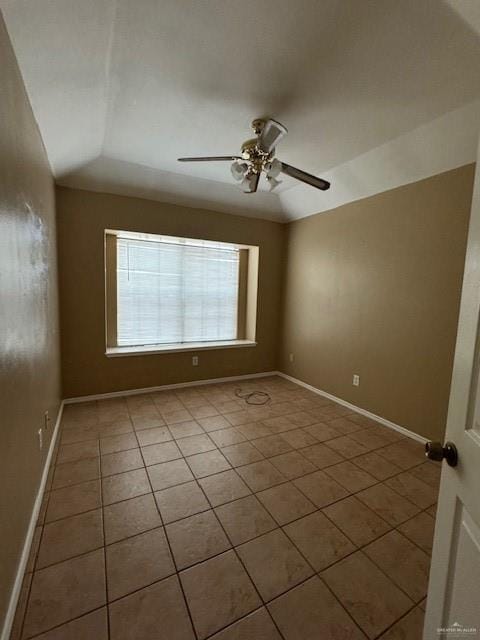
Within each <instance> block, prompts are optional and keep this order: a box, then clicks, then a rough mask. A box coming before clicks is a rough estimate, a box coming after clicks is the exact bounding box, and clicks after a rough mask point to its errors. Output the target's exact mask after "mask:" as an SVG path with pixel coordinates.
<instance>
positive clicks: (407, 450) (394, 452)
mask: <svg viewBox="0 0 480 640" xmlns="http://www.w3.org/2000/svg"><path fill="white" fill-rule="evenodd" d="M377 453H378V454H379V455H381V456H382V458H385V459H386V460H389V461H390V462H393V463H394V464H395V465H396V466H397V467H400V469H403V470H406V469H410V468H411V467H415V466H417V465H419V464H421V463H422V462H425V453H424V451H423V447H422V445H421V444H420V443H418V446H413V447H412V445H409V444H407V443H406V442H405V441H401V442H395V443H393V444H390V445H388V446H387V447H383V449H378V451H377Z"/></svg>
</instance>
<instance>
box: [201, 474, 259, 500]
mask: <svg viewBox="0 0 480 640" xmlns="http://www.w3.org/2000/svg"><path fill="white" fill-rule="evenodd" d="M199 483H200V485H201V487H202V489H203V490H204V492H205V494H206V495H207V498H208V499H209V501H210V503H211V505H212V507H218V506H219V505H220V504H224V503H226V502H231V501H232V500H236V499H237V498H243V497H244V496H248V495H249V494H250V493H251V491H250V489H249V488H248V487H247V485H246V484H245V483H244V482H243V480H242V479H241V478H240V476H239V475H238V474H237V473H236V472H235V471H233V470H230V471H223V472H222V473H217V474H215V475H213V476H208V477H207V478H203V479H201V480H199Z"/></svg>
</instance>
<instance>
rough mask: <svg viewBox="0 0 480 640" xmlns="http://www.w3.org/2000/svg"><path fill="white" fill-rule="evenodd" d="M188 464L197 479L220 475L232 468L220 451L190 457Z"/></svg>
mask: <svg viewBox="0 0 480 640" xmlns="http://www.w3.org/2000/svg"><path fill="white" fill-rule="evenodd" d="M187 462H188V466H189V467H190V469H191V470H192V473H193V475H194V476H195V477H196V478H204V477H205V476H209V475H212V474H213V473H219V472H220V471H226V470H227V469H230V468H231V467H230V463H229V462H228V461H227V459H226V458H225V456H224V455H223V454H222V453H221V452H220V451H218V450H216V451H208V452H207V453H197V454H196V455H194V456H190V457H188V458H187Z"/></svg>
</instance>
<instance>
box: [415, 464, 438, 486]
mask: <svg viewBox="0 0 480 640" xmlns="http://www.w3.org/2000/svg"><path fill="white" fill-rule="evenodd" d="M441 472H442V467H441V463H439V462H430V461H428V462H424V463H423V464H420V465H418V467H413V468H412V469H410V473H411V474H412V475H413V476H415V477H416V478H418V479H419V480H421V481H422V482H426V483H427V484H428V485H430V486H431V487H433V488H434V489H437V491H438V486H439V483H440V475H441Z"/></svg>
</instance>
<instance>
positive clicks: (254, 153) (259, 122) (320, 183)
mask: <svg viewBox="0 0 480 640" xmlns="http://www.w3.org/2000/svg"><path fill="white" fill-rule="evenodd" d="M252 129H253V131H254V133H255V135H256V138H251V139H250V140H246V141H245V142H244V143H243V144H242V150H241V155H239V156H204V157H198V158H178V160H179V162H218V161H227V162H230V161H233V163H232V166H231V168H230V170H231V172H232V176H233V177H234V179H235V180H236V181H237V182H240V183H241V184H240V186H241V188H242V190H243V191H244V192H245V193H255V191H256V190H257V188H258V182H259V180H260V176H261V174H262V171H263V172H264V173H265V175H266V177H267V181H268V183H269V185H270V191H272V190H273V189H275V187H278V185H279V184H281V181H280V180H277V178H278V176H279V175H280V173H285V174H286V175H288V176H290V177H291V178H295V179H296V180H300V181H301V182H305V183H306V184H309V185H311V186H312V187H315V188H316V189H321V190H322V191H326V190H327V189H329V188H330V183H329V182H327V181H326V180H323V179H322V178H317V177H316V176H313V175H312V174H310V173H306V172H305V171H302V170H301V169H297V168H296V167H292V166H291V165H289V164H287V163H286V162H282V161H281V160H277V158H275V157H274V156H275V148H276V146H277V144H278V143H279V142H280V140H281V139H282V138H283V137H284V136H285V135H286V134H287V128H286V127H284V126H283V124H280V122H276V120H272V119H270V118H257V119H256V120H254V121H253V122H252Z"/></svg>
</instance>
